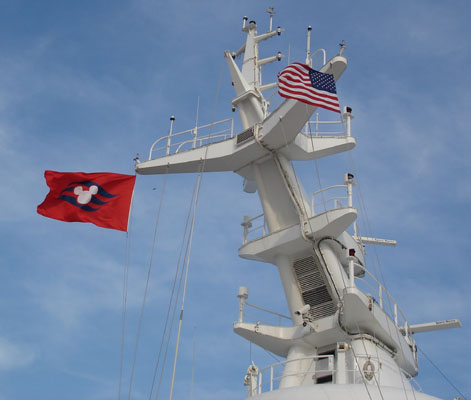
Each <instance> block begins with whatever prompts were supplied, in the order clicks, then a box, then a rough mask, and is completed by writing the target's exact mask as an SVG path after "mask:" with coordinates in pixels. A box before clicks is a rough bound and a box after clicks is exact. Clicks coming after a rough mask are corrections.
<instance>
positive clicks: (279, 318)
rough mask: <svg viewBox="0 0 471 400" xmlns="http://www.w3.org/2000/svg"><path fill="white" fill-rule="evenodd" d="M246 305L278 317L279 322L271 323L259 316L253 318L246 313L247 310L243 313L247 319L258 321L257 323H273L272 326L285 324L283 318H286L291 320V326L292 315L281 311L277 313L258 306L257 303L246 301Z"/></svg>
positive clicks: (288, 320) (285, 319)
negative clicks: (289, 315)
mask: <svg viewBox="0 0 471 400" xmlns="http://www.w3.org/2000/svg"><path fill="white" fill-rule="evenodd" d="M245 305H246V306H248V307H251V308H254V309H256V310H259V311H262V312H263V313H266V314H270V315H271V316H273V317H275V318H277V322H276V323H270V322H268V321H263V320H261V319H258V318H253V317H252V316H250V315H248V314H246V313H245V312H244V314H243V318H246V319H248V320H250V321H252V322H256V323H257V324H263V325H272V326H283V320H284V321H287V322H289V324H290V326H291V317H288V316H287V315H284V314H280V313H277V312H275V311H270V310H267V309H266V308H263V307H260V306H256V305H255V304H250V303H245ZM262 318H263V317H262ZM241 322H242V321H241Z"/></svg>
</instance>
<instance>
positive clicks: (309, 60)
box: [306, 25, 312, 67]
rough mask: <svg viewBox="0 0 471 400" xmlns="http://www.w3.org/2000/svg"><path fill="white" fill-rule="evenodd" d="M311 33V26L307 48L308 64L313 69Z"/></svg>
mask: <svg viewBox="0 0 471 400" xmlns="http://www.w3.org/2000/svg"><path fill="white" fill-rule="evenodd" d="M311 31H312V27H311V25H309V26H308V27H307V46H306V47H307V48H306V64H307V65H308V66H309V67H312V60H311Z"/></svg>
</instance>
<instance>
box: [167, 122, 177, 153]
mask: <svg viewBox="0 0 471 400" xmlns="http://www.w3.org/2000/svg"><path fill="white" fill-rule="evenodd" d="M174 122H175V116H173V115H172V116H171V117H170V133H169V135H168V138H167V152H166V155H167V156H168V155H169V154H170V145H171V137H172V133H173V123H174Z"/></svg>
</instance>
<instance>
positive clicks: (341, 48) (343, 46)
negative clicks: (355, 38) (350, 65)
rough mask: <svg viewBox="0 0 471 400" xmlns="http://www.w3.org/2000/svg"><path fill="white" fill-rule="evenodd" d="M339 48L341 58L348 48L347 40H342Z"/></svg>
mask: <svg viewBox="0 0 471 400" xmlns="http://www.w3.org/2000/svg"><path fill="white" fill-rule="evenodd" d="M339 46H340V53H339V56H341V55H342V54H343V52H344V51H345V49H346V48H347V46H346V45H345V40H342V43H340V44H339Z"/></svg>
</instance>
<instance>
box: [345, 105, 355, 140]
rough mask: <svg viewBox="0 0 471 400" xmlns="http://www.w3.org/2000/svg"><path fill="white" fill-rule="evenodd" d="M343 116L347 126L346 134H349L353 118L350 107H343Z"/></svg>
mask: <svg viewBox="0 0 471 400" xmlns="http://www.w3.org/2000/svg"><path fill="white" fill-rule="evenodd" d="M343 117H344V118H345V123H346V126H347V136H351V135H352V134H351V121H352V119H353V115H352V109H351V108H350V107H344V109H343Z"/></svg>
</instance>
